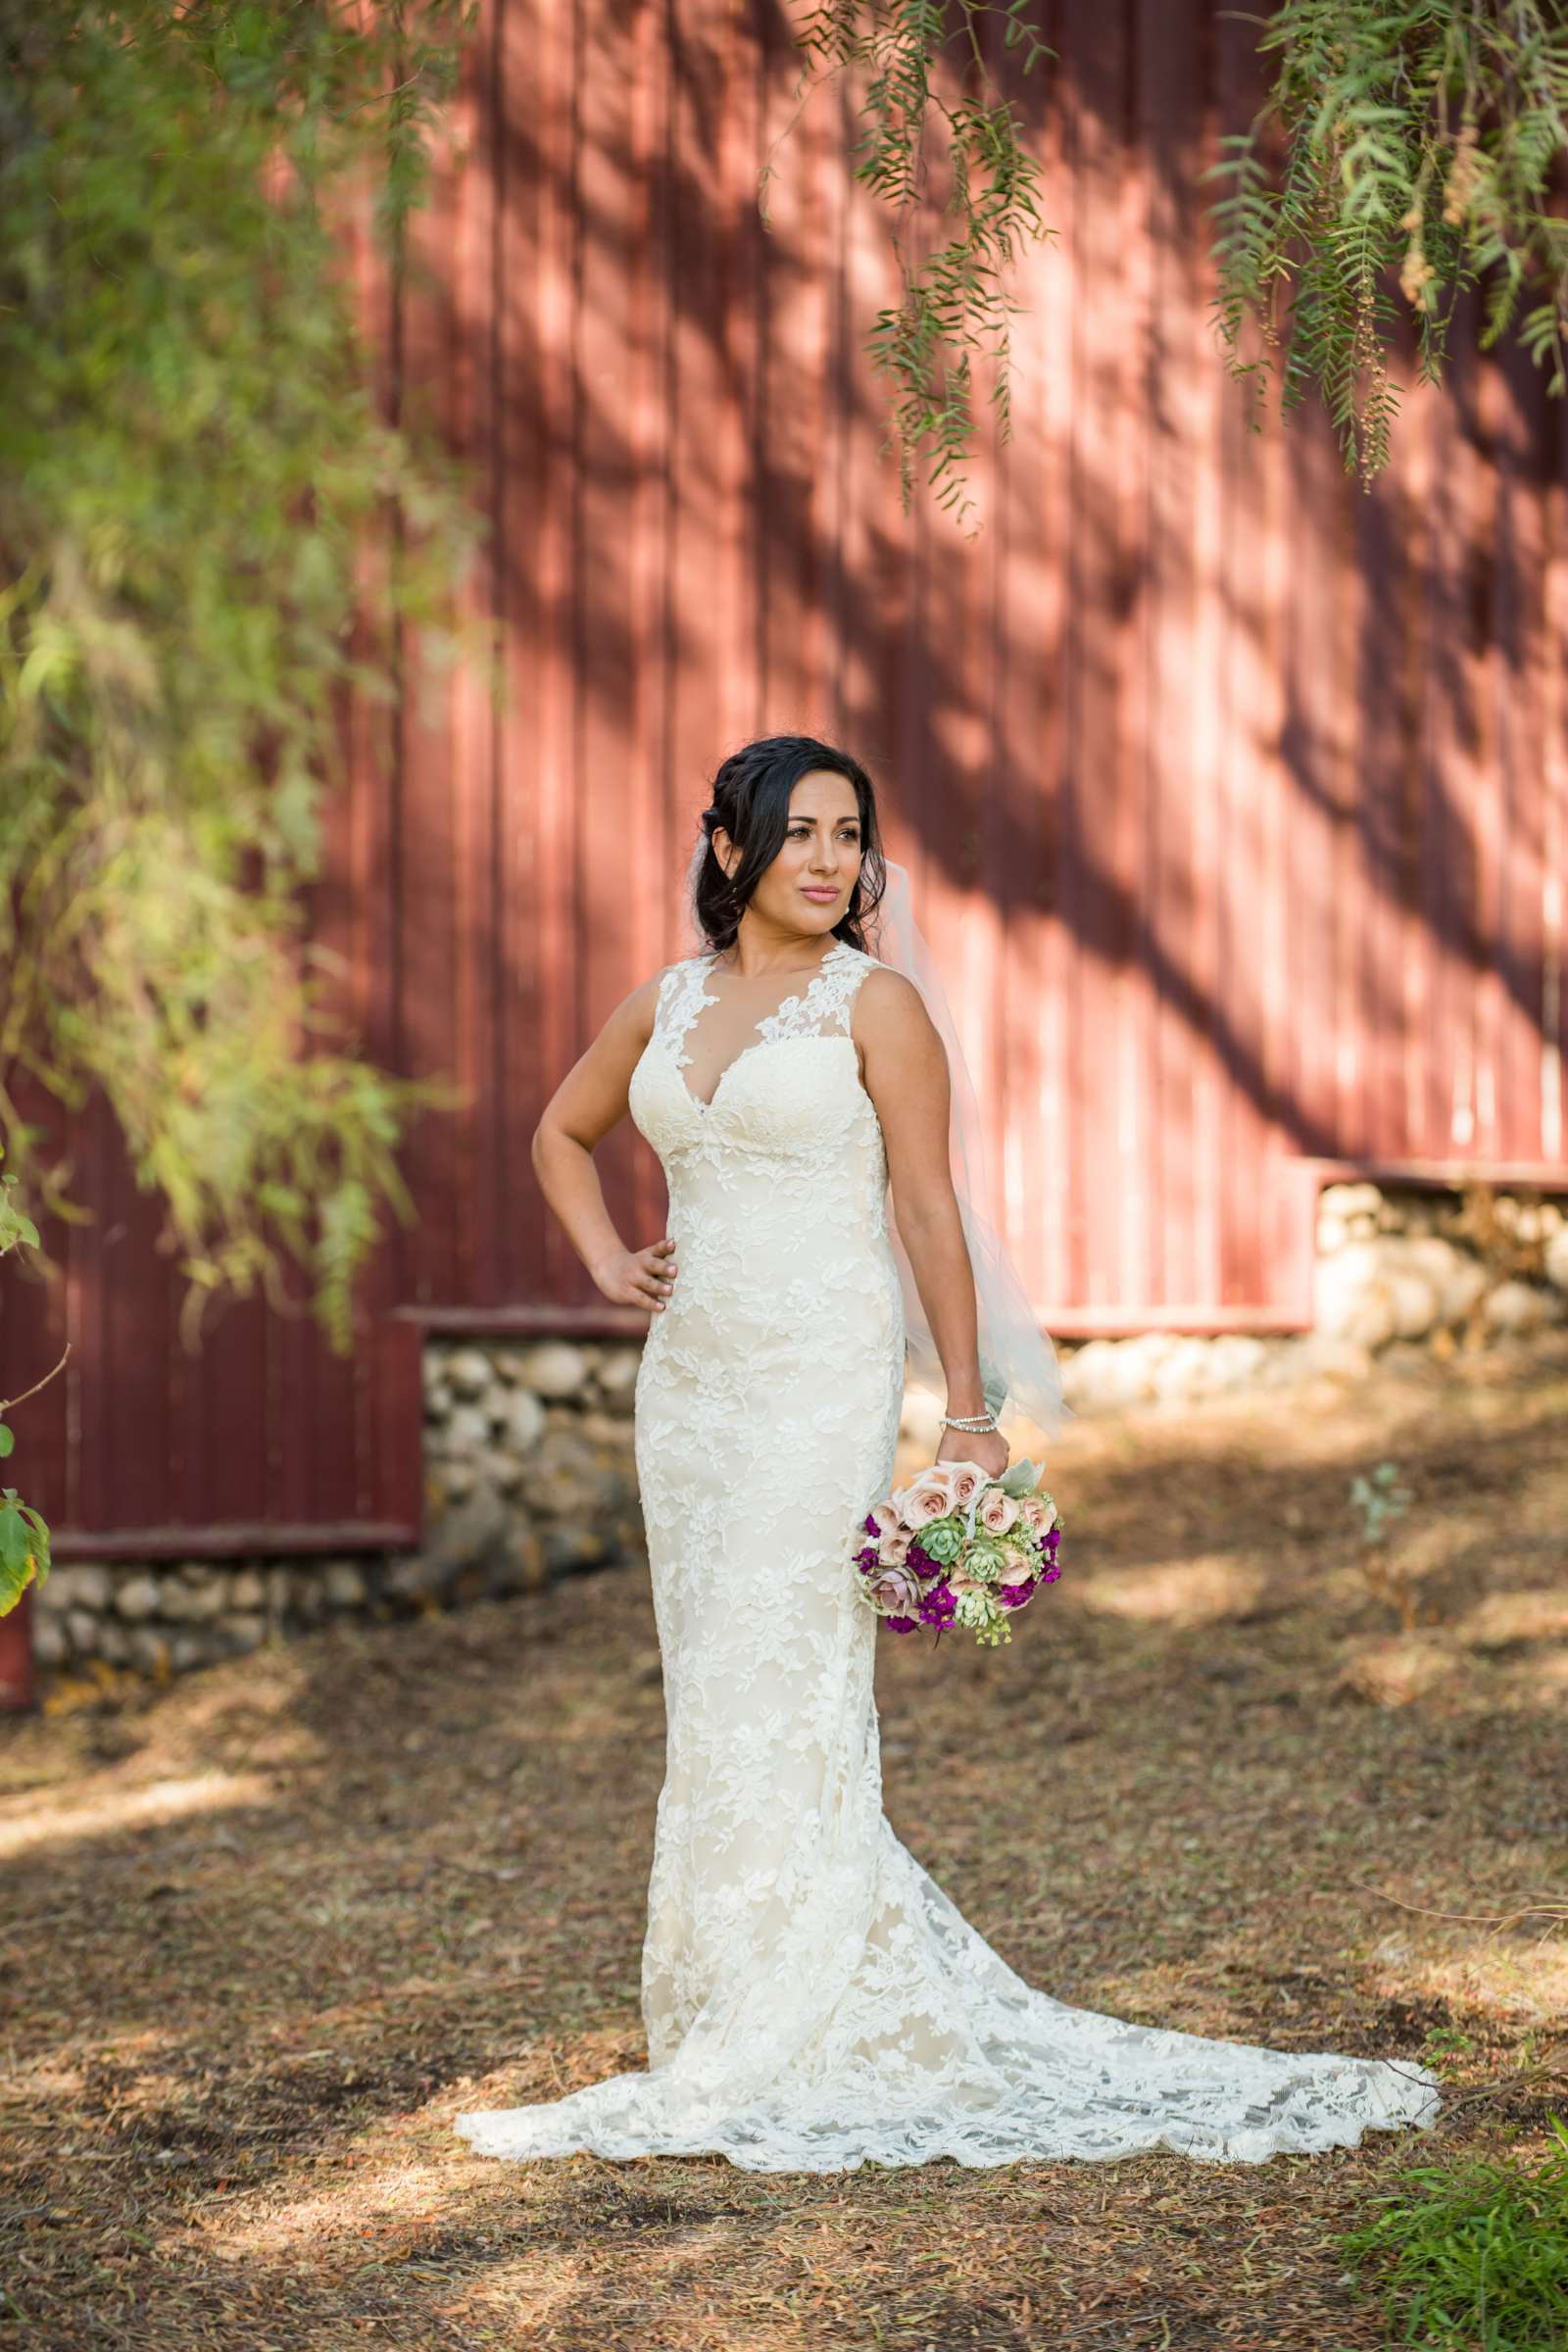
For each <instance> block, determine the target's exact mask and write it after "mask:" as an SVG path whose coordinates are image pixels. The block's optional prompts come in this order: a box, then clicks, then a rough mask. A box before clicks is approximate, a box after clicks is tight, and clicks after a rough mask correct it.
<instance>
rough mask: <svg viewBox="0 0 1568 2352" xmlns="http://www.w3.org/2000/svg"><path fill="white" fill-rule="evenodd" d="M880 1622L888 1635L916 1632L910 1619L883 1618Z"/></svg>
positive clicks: (912, 1620)
mask: <svg viewBox="0 0 1568 2352" xmlns="http://www.w3.org/2000/svg"><path fill="white" fill-rule="evenodd" d="M882 1622H883V1624H884V1625H885V1626H886V1627H887V1629H888V1632H889V1633H890V1634H912V1633H913V1632H914V1631H915V1630H916V1628H915V1622H914V1619H913V1618H912V1617H884V1618H883V1620H882Z"/></svg>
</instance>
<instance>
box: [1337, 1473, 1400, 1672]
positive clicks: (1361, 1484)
mask: <svg viewBox="0 0 1568 2352" xmlns="http://www.w3.org/2000/svg"><path fill="white" fill-rule="evenodd" d="M1398 1475H1399V1473H1398V1469H1397V1465H1396V1464H1395V1463H1393V1462H1379V1464H1378V1466H1377V1468H1376V1469H1375V1470H1374V1471H1373V1472H1372V1473H1371V1475H1370V1476H1369V1477H1362V1476H1361V1475H1359V1474H1357V1476H1356V1477H1354V1478H1352V1479H1351V1481H1350V1507H1351V1509H1352V1510H1358V1511H1359V1512H1360V1513H1361V1531H1360V1532H1361V1573H1362V1575H1363V1576H1364V1577H1365V1578H1366V1581H1367V1583H1368V1584H1369V1585H1370V1586H1371V1588H1372V1591H1373V1592H1374V1593H1376V1594H1377V1596H1378V1598H1379V1600H1383V1601H1387V1602H1388V1604H1389V1606H1390V1607H1391V1608H1393V1609H1396V1610H1397V1612H1398V1618H1399V1626H1400V1630H1401V1632H1403V1633H1407V1634H1409V1633H1413V1632H1414V1631H1415V1626H1416V1602H1415V1590H1414V1580H1413V1578H1412V1577H1411V1575H1410V1571H1409V1570H1408V1568H1401V1567H1399V1566H1398V1565H1397V1563H1396V1562H1395V1561H1394V1560H1393V1559H1392V1558H1391V1557H1390V1553H1389V1543H1388V1537H1389V1530H1390V1529H1391V1527H1392V1526H1393V1525H1394V1523H1395V1522H1396V1521H1397V1520H1398V1519H1401V1518H1402V1517H1403V1515H1404V1513H1405V1512H1406V1511H1407V1510H1408V1509H1409V1507H1410V1504H1411V1503H1412V1501H1413V1500H1414V1499H1415V1497H1414V1495H1412V1493H1411V1491H1410V1489H1409V1488H1408V1487H1401V1486H1399V1485H1398V1484H1397V1479H1398Z"/></svg>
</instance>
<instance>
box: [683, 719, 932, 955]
mask: <svg viewBox="0 0 1568 2352" xmlns="http://www.w3.org/2000/svg"><path fill="white" fill-rule="evenodd" d="M816 768H829V769H831V770H833V771H834V772H835V773H836V774H838V775H841V776H844V777H847V778H848V780H849V782H850V783H851V784H852V785H853V786H854V788H855V800H856V806H857V808H858V811H859V818H860V871H859V875H858V879H857V882H856V885H855V888H854V890H853V891H852V892H851V894H850V903H849V906H848V907H846V908H845V911H844V913H843V914H842V915H841V916H840V918H839V920H838V921H837V922H836V923H835V924H834V926H833V936H834V937H835V938H836V939H842V940H844V941H845V942H846V943H847V944H848V945H849V946H850V947H852V948H859V949H861V950H862V951H863V950H864V949H865V938H864V934H863V931H862V928H861V926H862V924H863V923H864V922H865V921H866V919H867V918H868V917H869V916H870V915H872V914H873V913H874V912H875V910H876V908H877V907H878V906H880V904H881V900H882V893H883V891H884V890H885V889H886V887H887V868H886V866H885V865H884V863H883V859H882V836H881V832H880V830H879V828H878V825H877V820H876V792H875V789H874V787H873V785H872V783H871V779H870V777H869V776H868V775H867V774H866V772H865V769H864V768H863V767H862V766H861V765H860V762H859V761H858V760H857V759H855V758H854V757H853V756H852V755H851V754H850V753H849V752H841V751H840V750H838V748H837V747H836V745H834V744H831V743H819V742H818V741H817V739H816V737H815V736H814V735H763V736H760V737H759V738H758V739H757V741H756V742H754V743H748V744H746V745H745V746H744V747H743V748H742V749H741V750H740V751H738V752H731V754H730V756H729V758H728V759H727V760H725V761H724V762H723V764H722V766H721V767H720V768H719V771H718V773H717V775H716V776H715V777H714V778H713V783H712V789H711V794H710V796H709V806H708V807H707V808H706V809H704V810H703V831H704V833H705V834H706V835H707V840H708V847H707V853H706V855H705V857H704V858H703V862H702V866H701V868H700V870H699V872H698V876H697V886H696V893H695V904H696V909H697V919H698V922H699V923H700V924H701V926H702V929H703V933H704V935H705V937H706V938H707V940H708V942H709V944H710V946H711V947H712V948H715V949H720V950H722V949H724V948H727V947H730V946H731V945H732V944H733V942H734V939H735V934H736V932H737V931H738V930H739V928H740V919H741V916H742V915H743V914H744V912H745V911H746V907H747V905H748V903H749V902H750V899H751V896H752V893H753V891H754V890H755V889H756V888H757V885H758V883H759V882H760V880H761V877H762V875H763V874H764V873H765V872H766V871H767V869H768V867H769V866H770V865H771V864H772V862H773V860H774V858H776V857H777V856H778V854H779V851H780V850H781V849H782V848H783V846H784V838H785V835H786V833H787V832H788V830H789V821H790V795H791V794H792V793H793V792H794V790H795V787H796V785H797V784H798V783H799V782H800V780H801V778H802V777H803V776H809V775H810V774H811V772H812V770H813V769H816ZM717 825H722V827H723V829H724V831H725V832H726V833H727V834H728V835H729V837H730V840H731V841H732V842H733V843H734V844H735V846H736V848H737V849H738V850H739V851H740V853H741V858H740V863H739V864H738V865H737V866H736V868H735V871H734V874H733V875H730V874H726V873H725V871H724V868H723V867H722V866H721V865H720V864H719V862H718V859H717V858H716V857H715V856H714V855H713V829H714V827H715V826H717Z"/></svg>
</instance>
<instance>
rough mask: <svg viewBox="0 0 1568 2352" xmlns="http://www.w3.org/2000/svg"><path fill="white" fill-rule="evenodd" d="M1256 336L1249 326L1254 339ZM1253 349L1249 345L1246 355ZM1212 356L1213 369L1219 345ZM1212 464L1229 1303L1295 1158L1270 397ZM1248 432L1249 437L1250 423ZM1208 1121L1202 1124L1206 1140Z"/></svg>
mask: <svg viewBox="0 0 1568 2352" xmlns="http://www.w3.org/2000/svg"><path fill="white" fill-rule="evenodd" d="M1215 44H1216V65H1217V85H1216V87H1217V112H1218V120H1219V123H1220V124H1221V125H1222V126H1223V127H1224V128H1225V129H1227V130H1229V129H1232V128H1235V127H1236V126H1238V125H1240V124H1242V123H1248V122H1250V120H1251V117H1252V115H1253V113H1254V112H1255V110H1256V107H1257V105H1258V103H1259V101H1260V99H1261V97H1262V94H1263V89H1264V86H1265V75H1264V73H1263V70H1262V68H1261V66H1260V64H1259V61H1258V57H1257V49H1256V40H1255V34H1254V29H1253V28H1252V27H1251V26H1250V25H1247V24H1245V23H1242V22H1240V21H1239V20H1230V19H1222V20H1220V21H1219V22H1218V23H1217V25H1216V29H1215ZM1251 331H1252V330H1250V332H1251ZM1251 348H1252V347H1251V345H1250V344H1249V346H1248V349H1249V352H1250V350H1251ZM1213 361H1214V364H1215V365H1216V366H1221V367H1222V360H1221V353H1220V350H1219V347H1218V344H1217V342H1216V343H1215V344H1214V345H1213ZM1219 423H1220V435H1219V440H1218V444H1217V450H1216V456H1215V459H1214V461H1213V462H1214V464H1215V465H1216V466H1217V467H1218V469H1219V471H1220V474H1221V479H1222V508H1223V524H1222V537H1221V554H1220V560H1219V561H1220V568H1219V596H1220V600H1221V605H1222V609H1223V612H1224V614H1225V633H1224V640H1223V643H1222V646H1221V648H1220V652H1219V658H1218V663H1217V668H1216V675H1215V691H1214V703H1215V707H1216V718H1217V725H1218V729H1219V740H1218V745H1217V760H1218V808H1217V820H1216V821H1217V824H1218V830H1219V839H1220V841H1221V843H1222V844H1223V845H1224V859H1225V862H1224V876H1225V881H1224V888H1223V891H1222V894H1221V898H1220V907H1219V936H1218V940H1217V942H1216V948H1215V956H1214V967H1213V968H1214V980H1213V985H1212V987H1211V989H1210V990H1209V992H1208V1001H1207V1004H1206V1005H1205V1006H1203V1007H1202V1008H1201V1010H1199V1009H1197V1008H1195V1014H1194V1018H1195V1022H1196V1021H1198V1020H1200V1019H1201V1021H1202V1023H1203V1027H1204V1032H1205V1042H1204V1047H1203V1051H1202V1053H1201V1058H1200V1065H1199V1070H1200V1080H1201V1082H1202V1081H1203V1079H1204V1078H1205V1076H1206V1082H1207V1084H1208V1085H1209V1086H1212V1087H1216V1088H1218V1090H1219V1103H1218V1182H1217V1186H1216V1188H1215V1190H1214V1192H1213V1194H1212V1196H1211V1198H1212V1199H1213V1201H1214V1211H1213V1214H1212V1216H1211V1217H1210V1218H1209V1219H1207V1220H1204V1221H1202V1222H1201V1224H1200V1228H1199V1231H1198V1233H1197V1235H1196V1237H1195V1241H1194V1245H1193V1259H1194V1269H1195V1274H1194V1280H1195V1295H1196V1297H1197V1298H1198V1299H1208V1300H1210V1301H1213V1302H1215V1303H1219V1302H1224V1301H1234V1300H1237V1299H1241V1298H1244V1297H1246V1296H1247V1294H1248V1290H1249V1287H1251V1288H1252V1289H1253V1290H1254V1293H1255V1290H1256V1289H1257V1288H1260V1287H1261V1286H1262V1285H1263V1284H1264V1283H1267V1284H1268V1285H1269V1290H1268V1296H1269V1297H1270V1298H1271V1299H1272V1298H1274V1297H1275V1296H1277V1294H1276V1292H1275V1290H1274V1287H1273V1285H1274V1280H1275V1277H1274V1272H1273V1269H1274V1267H1275V1265H1276V1262H1277V1251H1276V1247H1275V1243H1276V1236H1275V1232H1274V1230H1273V1220H1274V1219H1275V1218H1276V1217H1277V1216H1279V1215H1282V1214H1284V1213H1285V1212H1284V1211H1283V1210H1282V1209H1281V1207H1280V1205H1279V1199H1280V1192H1279V1187H1278V1185H1277V1183H1271V1182H1269V1181H1268V1180H1267V1176H1268V1172H1269V1171H1270V1170H1271V1169H1272V1168H1274V1167H1275V1166H1277V1165H1278V1163H1279V1162H1280V1161H1281V1160H1282V1159H1284V1158H1286V1157H1288V1156H1291V1155H1294V1154H1296V1153H1298V1152H1301V1151H1303V1150H1308V1149H1310V1139H1309V1138H1307V1137H1305V1136H1303V1135H1302V1133H1301V1132H1300V1129H1299V1122H1298V1121H1297V1119H1296V1117H1295V1115H1294V1110H1293V1106H1292V1103H1291V1100H1290V1096H1289V1092H1288V1071H1287V1068H1286V1054H1287V1051H1288V1040H1289V1037H1290V1032H1291V1027H1292V1023H1293V1021H1294V1020H1295V1019H1296V1018H1297V1017H1299V1015H1298V1008H1297V1007H1296V1006H1295V1005H1293V1004H1292V1003H1291V1001H1290V993H1289V983H1288V977H1287V949H1288V942H1289V938H1290V899H1289V894H1290V888H1291V879H1290V875H1289V872H1288V864H1287V846H1286V845H1287V819H1288V814H1289V809H1290V793H1289V788H1288V779H1287V771H1286V766H1285V762H1284V759H1283V754H1282V745H1283V740H1284V733H1285V720H1286V712H1285V690H1284V666H1283V665H1284V660H1285V647H1286V632H1285V600H1286V594H1287V584H1288V576H1289V571H1290V565H1291V563H1292V560H1293V548H1292V543H1291V529H1292V521H1293V517H1292V515H1290V512H1289V510H1288V506H1287V466H1288V456H1289V453H1288V450H1287V445H1286V436H1287V430H1288V428H1287V427H1286V426H1285V425H1284V424H1283V423H1282V422H1281V420H1280V417H1279V410H1278V392H1277V388H1275V387H1274V386H1272V385H1271V387H1270V391H1269V398H1268V403H1267V406H1266V408H1265V409H1264V410H1263V411H1262V412H1261V414H1260V415H1258V416H1256V417H1254V414H1253V409H1252V397H1251V393H1250V388H1249V387H1248V386H1245V385H1239V384H1236V383H1233V382H1232V381H1231V380H1230V378H1229V377H1226V379H1225V385H1224V394H1223V400H1222V404H1221V408H1220V418H1219ZM1254 423H1255V424H1256V426H1257V428H1258V429H1256V430H1254V429H1252V428H1253V425H1254ZM1204 1131H1205V1122H1203V1120H1202V1119H1201V1118H1200V1133H1203V1132H1204Z"/></svg>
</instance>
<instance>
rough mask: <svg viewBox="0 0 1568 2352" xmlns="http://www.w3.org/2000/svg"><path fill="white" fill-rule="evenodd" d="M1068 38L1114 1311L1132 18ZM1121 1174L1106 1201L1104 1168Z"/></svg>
mask: <svg viewBox="0 0 1568 2352" xmlns="http://www.w3.org/2000/svg"><path fill="white" fill-rule="evenodd" d="M1066 24H1067V31H1066V33H1065V39H1066V42H1067V44H1068V50H1069V54H1070V55H1072V56H1073V57H1075V58H1076V60H1077V61H1078V63H1077V70H1076V73H1075V81H1076V85H1077V103H1076V109H1075V123H1076V131H1077V147H1076V170H1077V172H1078V175H1079V178H1080V181H1081V185H1082V191H1083V205H1082V208H1081V211H1080V213H1079V216H1078V233H1077V243H1078V264H1079V289H1078V303H1077V310H1078V326H1077V334H1078V337H1079V360H1078V367H1079V371H1080V372H1079V382H1080V387H1081V392H1080V400H1079V406H1078V415H1077V419H1076V423H1077V446H1076V451H1075V457H1074V465H1075V469H1076V472H1077V476H1078V482H1077V488H1078V519H1077V523H1076V527H1075V531H1074V541H1075V546H1074V564H1075V574H1074V581H1073V589H1072V595H1073V603H1074V608H1075V610H1076V612H1077V613H1078V614H1079V615H1080V624H1079V642H1078V651H1077V661H1076V669H1077V681H1076V702H1077V723H1076V734H1077V754H1076V758H1075V762H1074V799H1075V803H1076V818H1077V822H1076V828H1075V830H1076V834H1077V841H1078V844H1079V845H1080V846H1081V858H1082V861H1081V864H1080V865H1079V868H1078V872H1077V875H1076V882H1077V896H1076V900H1075V904H1076V905H1077V907H1079V909H1080V915H1079V924H1078V942H1077V947H1078V957H1079V984H1078V1003H1077V1020H1078V1064H1077V1084H1078V1101H1079V1103H1080V1106H1081V1117H1080V1122H1079V1148H1080V1151H1081V1153H1082V1159H1083V1164H1082V1166H1081V1168H1080V1169H1079V1171H1078V1185H1079V1199H1080V1201H1081V1202H1082V1204H1083V1211H1084V1236H1085V1242H1086V1245H1087V1257H1086V1262H1085V1264H1084V1266H1083V1269H1082V1273H1081V1277H1080V1289H1079V1294H1078V1295H1079V1298H1080V1299H1081V1301H1082V1303H1083V1305H1084V1306H1085V1307H1086V1308H1095V1307H1102V1308H1107V1309H1108V1308H1113V1307H1114V1306H1115V1305H1116V1304H1117V1302H1118V1301H1119V1299H1121V1297H1122V1296H1123V1284H1124V1280H1125V1269H1124V1264H1123V1251H1124V1250H1126V1249H1127V1248H1128V1247H1129V1246H1130V1241H1131V1231H1132V1225H1131V1221H1130V1216H1129V1215H1128V1214H1127V1213H1124V1212H1123V1211H1122V1210H1121V1207H1120V1196H1121V1195H1122V1193H1123V1192H1124V1191H1125V1190H1127V1189H1132V1188H1134V1187H1136V1183H1137V1176H1136V1171H1135V1170H1130V1169H1128V1167H1127V1163H1126V1160H1125V1158H1124V1153H1125V1152H1126V1151H1127V1149H1128V1148H1129V1146H1130V1145H1132V1144H1133V1143H1134V1142H1135V1140H1136V1139H1135V1131H1134V1128H1133V1126H1132V1124H1131V1121H1130V1113H1129V1103H1130V1073H1131V1068H1132V1061H1131V1049H1130V1044H1129V1038H1130V1030H1131V1024H1132V1020H1133V1011H1132V999H1133V994H1134V989H1135V985H1136V983H1135V977H1134V962H1135V943H1134V937H1133V920H1132V909H1131V904H1130V898H1131V891H1132V889H1133V887H1134V880H1135V876H1136V875H1137V873H1138V867H1139V848H1140V845H1139V843H1138V841H1137V839H1136V835H1135V832H1134V814H1133V811H1134V803H1133V796H1132V784H1131V774H1130V769H1131V760H1130V759H1129V747H1128V742H1127V737H1126V732H1125V714H1126V712H1125V701H1124V696H1125V691H1126V680H1127V676H1128V664H1129V662H1130V661H1131V660H1132V658H1133V652H1134V645H1135V630H1136V614H1137V597H1138V576H1137V566H1138V548H1137V540H1136V536H1135V532H1136V514H1135V510H1134V507H1133V504H1132V501H1133V497H1134V484H1135V482H1136V452H1137V439H1136V432H1137V421H1138V415H1137V412H1138V402H1137V398H1136V394H1135V392H1134V391H1133V389H1132V386H1131V384H1130V382H1129V378H1128V368H1129V365H1130V357H1129V355H1130V341H1129V329H1130V318H1129V312H1128V307H1127V268H1128V238H1129V236H1130V233H1131V221H1130V220H1129V217H1128V205H1129V202H1130V197H1129V190H1130V189H1131V188H1133V187H1134V186H1135V185H1136V177H1135V173H1134V172H1133V171H1132V169H1131V167H1130V158H1129V154H1128V136H1127V129H1128V126H1127V121H1126V111H1125V110H1126V103H1127V90H1128V75H1129V70H1130V60H1129V41H1130V28H1129V25H1128V22H1127V18H1126V13H1125V8H1124V7H1119V8H1117V9H1115V10H1107V9H1106V8H1104V7H1103V6H1102V7H1098V8H1097V7H1090V6H1089V5H1087V0H1083V4H1080V0H1075V4H1074V5H1073V6H1072V7H1071V8H1070V9H1069V10H1068V12H1067V17H1066ZM1109 1167H1115V1168H1116V1169H1117V1170H1118V1178H1119V1181H1118V1183H1117V1185H1116V1187H1115V1188H1113V1190H1112V1192H1111V1193H1110V1195H1109V1197H1108V1198H1107V1192H1106V1188H1105V1185H1104V1183H1103V1174H1101V1173H1100V1172H1101V1171H1103V1170H1104V1169H1106V1168H1109Z"/></svg>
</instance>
